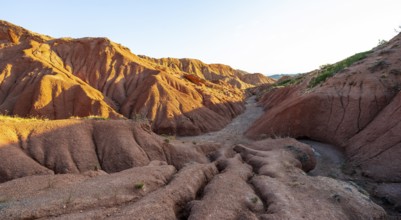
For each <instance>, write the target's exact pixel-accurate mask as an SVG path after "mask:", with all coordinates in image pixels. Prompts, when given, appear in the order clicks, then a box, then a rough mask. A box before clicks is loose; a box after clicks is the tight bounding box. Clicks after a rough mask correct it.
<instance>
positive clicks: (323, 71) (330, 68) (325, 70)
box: [308, 50, 372, 88]
mask: <svg viewBox="0 0 401 220" xmlns="http://www.w3.org/2000/svg"><path fill="white" fill-rule="evenodd" d="M371 52H372V51H371V50H370V51H365V52H361V53H357V54H355V55H353V56H350V57H348V58H346V59H344V60H342V61H340V62H337V63H335V64H326V65H323V66H321V67H320V70H319V74H318V75H317V76H316V77H314V78H313V79H312V80H311V81H310V82H309V85H308V87H309V88H313V87H315V86H317V85H319V84H320V83H322V82H324V81H326V79H327V78H330V77H332V76H334V75H335V74H336V73H338V72H340V71H342V70H344V69H345V68H347V67H349V66H351V65H352V64H354V63H355V62H357V61H360V60H363V59H365V57H366V56H367V55H368V54H370V53H371Z"/></svg>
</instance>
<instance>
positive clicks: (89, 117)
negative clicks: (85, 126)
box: [82, 115, 109, 120]
mask: <svg viewBox="0 0 401 220" xmlns="http://www.w3.org/2000/svg"><path fill="white" fill-rule="evenodd" d="M82 119H92V120H109V118H106V117H103V116H100V115H89V116H86V117H83V118H82Z"/></svg>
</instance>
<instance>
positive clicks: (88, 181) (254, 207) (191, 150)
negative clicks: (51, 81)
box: [0, 97, 386, 219]
mask: <svg viewBox="0 0 401 220" xmlns="http://www.w3.org/2000/svg"><path fill="white" fill-rule="evenodd" d="M246 107H247V109H246V111H245V112H244V113H243V114H242V115H239V116H238V117H237V118H235V119H234V120H233V121H232V122H231V123H230V124H229V125H228V126H227V127H225V128H224V129H222V130H220V131H218V132H213V133H209V134H204V135H200V136H196V137H178V138H176V139H174V138H172V137H168V136H165V137H161V141H162V142H163V144H162V151H163V154H164V155H165V157H164V158H165V159H154V157H155V156H153V155H152V154H151V153H149V151H148V150H149V146H148V147H147V148H146V147H143V146H141V147H142V148H143V150H144V151H146V155H147V157H148V158H149V161H150V163H148V164H146V165H142V166H139V165H138V166H136V167H134V168H129V169H125V170H123V171H119V172H104V171H103V170H101V169H97V168H96V169H93V170H91V171H87V172H83V173H81V174H57V175H53V174H48V175H35V176H26V177H22V178H17V179H14V180H11V181H7V182H5V183H2V184H0V195H1V196H0V218H1V219H106V218H111V219H385V218H386V213H385V211H384V210H383V208H381V207H380V206H378V205H376V204H375V203H374V202H373V201H372V200H371V199H370V198H369V196H368V195H367V194H365V193H364V191H363V190H361V188H360V187H359V186H357V185H356V184H354V183H352V182H349V181H341V180H336V179H334V178H330V177H325V176H320V175H321V174H323V175H327V176H331V177H336V176H335V175H338V173H337V174H333V171H334V172H339V170H340V168H339V167H340V166H341V163H342V162H343V156H342V154H341V153H339V152H338V151H337V150H336V149H335V147H331V146H326V145H323V144H322V143H317V142H310V141H303V142H304V143H307V144H310V145H312V146H314V149H312V148H311V147H310V146H309V145H307V144H304V143H301V142H299V141H297V140H295V139H292V138H276V139H265V140H261V141H250V140H248V139H246V138H245V137H243V135H242V133H243V131H245V130H246V129H247V127H248V126H249V125H250V124H252V121H253V120H255V119H256V118H257V117H259V116H260V114H261V113H262V109H261V107H258V106H257V104H256V101H255V97H251V98H249V99H248V100H247V104H246ZM44 123H46V122H44ZM102 123H103V122H102ZM104 123H106V124H104V125H107V123H109V121H106V122H104ZM110 123H115V124H116V123H126V122H125V121H121V120H120V121H114V120H111V121H110ZM104 125H103V126H104ZM86 126H87V125H86ZM113 126H114V127H113V128H114V129H115V128H116V127H118V126H116V125H113ZM74 130H77V129H74ZM95 130H96V127H95ZM107 130H108V129H106V132H110V131H107ZM122 131H124V130H120V131H119V132H120V133H123V132H122ZM44 136H46V135H44ZM31 138H32V137H31ZM106 138H107V137H106ZM119 138H120V139H124V137H119ZM141 138H143V137H141V136H136V138H135V140H136V141H137V142H138V143H140V142H141V141H140V139H141ZM163 138H164V139H163ZM93 139H94V141H95V142H96V143H98V144H97V145H96V146H95V147H96V149H98V150H99V148H100V146H99V143H100V142H101V141H99V139H100V138H99V137H97V136H96V135H94V136H93ZM114 148H115V146H114ZM153 154H154V152H153ZM114 159H115V160H114V163H115V164H118V160H119V159H118V157H116V158H114ZM99 160H100V159H99ZM134 160H135V161H137V160H138V159H136V158H134ZM328 161H329V163H326V162H328ZM74 163H77V161H74ZM315 166H316V169H314V168H315ZM101 167H102V168H104V167H106V166H105V165H104V163H101ZM307 173H309V174H307Z"/></svg>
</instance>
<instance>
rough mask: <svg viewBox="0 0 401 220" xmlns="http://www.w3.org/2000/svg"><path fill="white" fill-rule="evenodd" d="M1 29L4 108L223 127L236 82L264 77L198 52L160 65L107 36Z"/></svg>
mask: <svg viewBox="0 0 401 220" xmlns="http://www.w3.org/2000/svg"><path fill="white" fill-rule="evenodd" d="M0 29H1V33H0V45H1V46H0V58H1V61H0V73H1V74H0V113H3V114H11V115H19V116H23V117H26V116H40V117H46V118H49V119H66V118H69V117H71V116H78V117H85V116H90V115H98V116H102V117H107V118H118V117H126V118H131V119H145V118H146V119H148V120H150V121H151V122H152V129H153V130H154V131H156V132H158V133H164V134H179V135H197V134H200V133H204V132H208V131H215V130H218V129H221V128H223V127H224V126H225V125H226V124H227V123H228V122H229V121H231V119H232V118H234V117H235V116H237V115H238V114H240V113H241V112H242V111H243V110H244V103H243V100H244V98H245V91H244V90H242V89H239V88H248V87H251V86H254V85H257V84H260V83H265V82H269V80H268V79H267V78H264V77H262V76H260V75H257V76H256V77H251V76H249V77H250V79H252V80H245V78H246V77H247V75H249V74H246V73H245V72H242V71H238V70H233V69H232V68H231V67H229V66H225V65H220V64H212V65H207V64H204V63H202V62H201V61H197V60H190V59H183V62H184V60H187V61H188V63H189V64H191V65H189V64H188V68H187V67H186V66H185V65H184V63H183V64H181V65H180V66H179V67H176V66H171V65H170V66H166V65H165V64H164V63H160V62H158V61H157V60H156V59H151V58H146V59H145V58H141V57H138V56H136V55H134V54H132V53H131V52H130V51H129V49H128V48H125V47H123V46H121V45H119V44H116V43H113V42H111V41H110V40H108V39H106V38H82V39H70V38H60V39H53V38H50V37H47V36H42V35H38V34H34V33H31V32H29V31H27V30H25V29H23V28H21V27H18V26H15V25H12V24H10V23H7V22H1V23H0ZM172 60H175V59H172ZM195 64H196V65H195ZM198 64H199V65H198ZM189 66H190V67H189ZM186 71H188V72H186ZM188 74H190V75H194V76H198V77H200V78H201V79H203V80H204V81H200V82H197V81H196V82H195V81H194V80H191V79H192V78H191V79H189V78H188V77H186V76H188ZM241 78H244V80H245V81H246V82H244V81H242V80H241ZM252 83H253V84H252Z"/></svg>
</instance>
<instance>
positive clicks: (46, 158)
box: [0, 118, 219, 182]
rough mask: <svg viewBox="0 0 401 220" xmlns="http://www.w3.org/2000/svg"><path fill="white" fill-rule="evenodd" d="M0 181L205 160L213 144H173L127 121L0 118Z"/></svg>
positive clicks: (145, 128) (148, 129)
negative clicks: (189, 145)
mask: <svg viewBox="0 0 401 220" xmlns="http://www.w3.org/2000/svg"><path fill="white" fill-rule="evenodd" d="M0 131H1V134H2V135H1V136H0V158H2V159H1V160H0V182H5V181H9V180H12V179H15V178H20V177H24V176H30V175H45V174H64V173H85V172H89V171H93V170H104V171H106V172H108V173H114V172H119V171H122V170H126V169H129V168H132V167H138V166H146V165H148V164H149V163H150V162H151V161H163V162H164V163H168V164H171V165H174V166H175V167H176V168H177V169H180V168H182V167H183V166H184V164H186V163H188V162H199V163H207V162H208V161H209V160H208V159H207V157H206V155H207V154H208V153H210V152H211V151H213V150H215V149H217V147H218V146H219V145H207V146H204V145H197V146H195V147H193V148H190V149H189V148H186V147H183V146H181V145H179V144H177V146H173V145H171V144H169V143H167V142H169V141H168V139H165V140H164V139H163V138H162V137H160V136H158V135H156V134H154V133H153V132H152V131H151V130H150V126H149V125H148V124H145V123H138V122H133V121H131V120H95V119H75V120H72V119H70V120H55V121H50V120H48V121H43V120H21V119H18V120H17V119H12V118H10V119H3V120H1V123H0Z"/></svg>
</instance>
